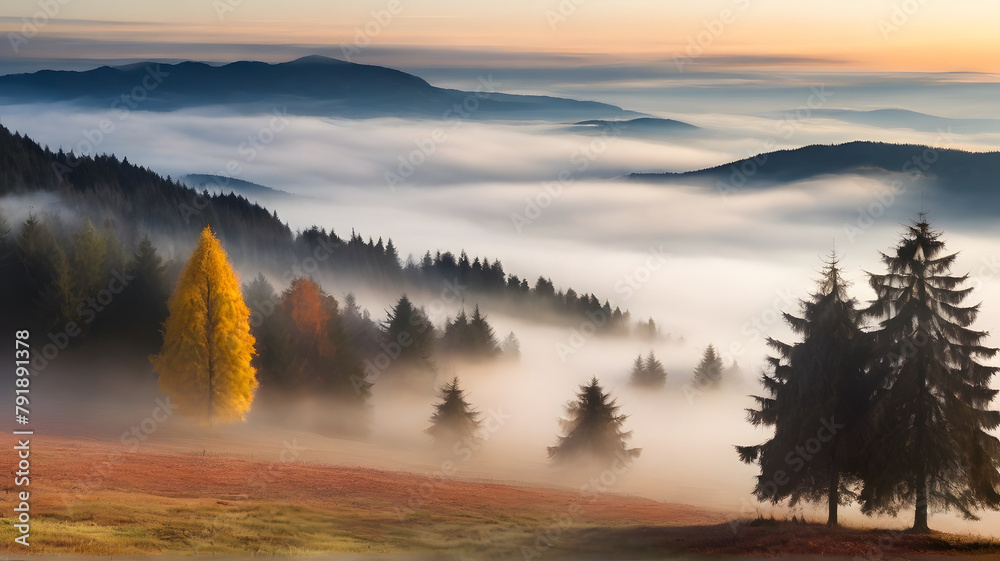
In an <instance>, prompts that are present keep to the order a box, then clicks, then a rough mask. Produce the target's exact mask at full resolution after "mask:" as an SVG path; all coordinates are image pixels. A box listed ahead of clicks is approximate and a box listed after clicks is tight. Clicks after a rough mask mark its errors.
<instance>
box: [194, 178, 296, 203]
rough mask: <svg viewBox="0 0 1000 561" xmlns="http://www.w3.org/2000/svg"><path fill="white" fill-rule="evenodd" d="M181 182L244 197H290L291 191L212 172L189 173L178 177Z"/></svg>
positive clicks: (210, 190)
mask: <svg viewBox="0 0 1000 561" xmlns="http://www.w3.org/2000/svg"><path fill="white" fill-rule="evenodd" d="M177 181H179V182H180V183H183V184H184V185H187V186H188V187H191V188H192V189H208V192H209V193H223V194H225V193H228V192H233V193H237V194H239V195H243V196H244V197H290V196H292V194H291V193H289V192H288V191H282V190H280V189H274V188H271V187H266V186H264V185H260V184H258V183H254V182H252V181H245V180H243V179H236V178H235V177H226V176H224V175H213V174H210V173H189V174H187V175H183V176H181V177H179V178H178V179H177Z"/></svg>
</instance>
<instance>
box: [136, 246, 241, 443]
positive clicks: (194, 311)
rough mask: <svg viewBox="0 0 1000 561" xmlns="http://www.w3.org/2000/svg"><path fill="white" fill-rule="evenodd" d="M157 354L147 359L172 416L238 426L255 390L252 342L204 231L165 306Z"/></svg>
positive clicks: (225, 264)
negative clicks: (173, 405)
mask: <svg viewBox="0 0 1000 561" xmlns="http://www.w3.org/2000/svg"><path fill="white" fill-rule="evenodd" d="M167 307H168V309H169V311H170V315H169V317H167V321H166V322H165V323H164V328H163V349H162V350H161V351H160V354H158V355H155V356H152V357H150V361H151V362H152V363H153V367H154V368H155V369H156V370H157V372H159V373H160V381H159V386H160V389H161V390H163V392H164V393H166V394H167V395H169V396H170V397H171V398H172V399H173V400H174V401H175V402H176V403H177V406H178V411H179V412H180V413H181V414H182V415H185V416H187V417H191V418H194V419H196V420H198V421H200V422H202V423H207V424H212V423H214V422H216V421H218V422H236V421H242V420H243V419H244V417H245V415H246V413H247V411H249V410H250V405H251V403H252V402H253V397H254V392H255V390H256V389H257V377H256V370H255V369H254V368H253V367H252V366H251V365H250V359H251V357H253V355H254V342H255V341H254V337H253V335H251V334H250V309H249V308H247V305H246V304H245V303H244V302H243V295H242V293H241V292H240V283H239V279H237V277H236V273H235V272H234V271H233V268H232V266H231V265H230V263H229V259H228V257H227V256H226V252H225V250H223V249H222V244H221V243H219V240H218V239H217V238H216V237H215V235H214V234H213V233H212V230H211V228H210V227H206V228H205V229H204V230H203V231H202V232H201V239H200V240H199V241H198V247H197V248H195V250H194V253H192V254H191V258H190V259H189V260H188V263H187V265H186V266H185V267H184V271H183V272H182V273H181V276H180V279H179V280H178V281H177V288H176V289H174V293H173V295H172V296H171V297H170V301H169V302H168V303H167Z"/></svg>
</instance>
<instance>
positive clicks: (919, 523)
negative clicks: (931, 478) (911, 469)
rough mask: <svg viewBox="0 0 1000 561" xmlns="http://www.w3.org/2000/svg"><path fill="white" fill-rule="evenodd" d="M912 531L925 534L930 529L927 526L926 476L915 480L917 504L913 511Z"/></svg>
mask: <svg viewBox="0 0 1000 561" xmlns="http://www.w3.org/2000/svg"><path fill="white" fill-rule="evenodd" d="M913 531H914V532H917V533H920V534H926V533H927V532H929V531H930V528H929V527H928V526H927V478H926V477H921V478H920V480H919V481H917V505H916V509H915V510H914V513H913Z"/></svg>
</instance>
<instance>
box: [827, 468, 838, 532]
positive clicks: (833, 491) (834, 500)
mask: <svg viewBox="0 0 1000 561" xmlns="http://www.w3.org/2000/svg"><path fill="white" fill-rule="evenodd" d="M832 472H833V473H831V474H830V488H829V489H828V490H827V495H826V501H827V505H828V506H829V510H830V515H829V516H828V517H827V519H826V525H827V526H830V527H831V528H832V527H834V526H836V525H837V507H839V506H840V472H839V471H838V470H837V468H836V467H834V468H833V470H832Z"/></svg>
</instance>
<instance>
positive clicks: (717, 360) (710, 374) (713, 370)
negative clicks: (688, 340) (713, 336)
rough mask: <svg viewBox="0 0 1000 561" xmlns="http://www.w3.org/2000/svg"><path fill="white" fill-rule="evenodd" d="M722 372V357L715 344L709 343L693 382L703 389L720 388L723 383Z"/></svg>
mask: <svg viewBox="0 0 1000 561" xmlns="http://www.w3.org/2000/svg"><path fill="white" fill-rule="evenodd" d="M722 372H723V365H722V358H721V357H719V353H717V352H716V351H715V346H713V345H709V346H708V347H706V348H705V353H704V354H703V355H702V357H701V362H699V363H698V366H697V367H695V369H694V378H693V380H692V384H693V385H694V386H695V387H697V388H699V389H703V390H704V389H715V388H718V387H719V386H721V385H722Z"/></svg>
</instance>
